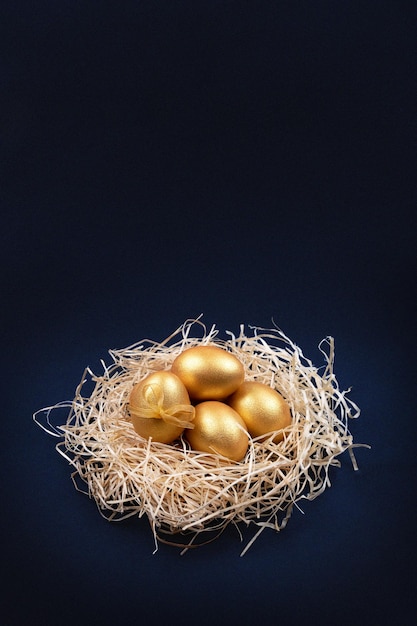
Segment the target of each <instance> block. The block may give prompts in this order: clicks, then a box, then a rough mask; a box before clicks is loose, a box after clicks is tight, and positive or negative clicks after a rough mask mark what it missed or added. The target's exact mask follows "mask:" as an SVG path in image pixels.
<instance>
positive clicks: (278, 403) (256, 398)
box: [228, 381, 291, 442]
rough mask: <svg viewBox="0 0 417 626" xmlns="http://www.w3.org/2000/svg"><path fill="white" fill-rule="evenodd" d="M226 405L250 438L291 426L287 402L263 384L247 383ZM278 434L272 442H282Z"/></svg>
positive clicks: (280, 435)
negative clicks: (233, 411) (237, 415)
mask: <svg viewBox="0 0 417 626" xmlns="http://www.w3.org/2000/svg"><path fill="white" fill-rule="evenodd" d="M228 404H229V405H230V406H231V407H232V408H233V409H234V410H235V411H237V413H239V415H240V416H241V417H242V419H243V421H244V422H245V424H246V427H247V429H248V431H249V433H250V434H251V435H252V437H258V436H260V435H266V434H267V433H270V432H272V431H274V430H279V429H281V428H286V427H287V426H289V425H290V424H291V412H290V407H289V406H288V404H287V402H286V401H285V400H284V398H283V397H282V396H281V394H279V393H278V391H275V389H272V388H271V387H269V386H268V385H264V384H263V383H258V382H252V381H247V382H244V383H243V384H242V385H241V386H240V387H239V389H238V390H237V391H235V393H234V394H233V395H232V396H231V397H230V398H229V399H228ZM282 439H283V434H282V433H278V434H277V435H276V437H274V441H275V442H278V441H282Z"/></svg>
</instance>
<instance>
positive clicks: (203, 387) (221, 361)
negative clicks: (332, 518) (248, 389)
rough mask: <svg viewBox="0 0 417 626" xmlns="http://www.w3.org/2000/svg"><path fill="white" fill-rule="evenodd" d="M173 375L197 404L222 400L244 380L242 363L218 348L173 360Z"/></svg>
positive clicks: (191, 351)
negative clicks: (202, 401)
mask: <svg viewBox="0 0 417 626" xmlns="http://www.w3.org/2000/svg"><path fill="white" fill-rule="evenodd" d="M171 371H172V372H173V373H174V374H176V375H177V376H178V377H179V378H180V379H181V380H182V382H183V383H184V385H185V386H186V388H187V390H188V393H189V394H190V397H191V398H192V399H194V400H223V399H224V398H226V397H227V396H229V395H230V394H231V393H233V392H234V391H235V390H236V389H237V388H238V387H239V385H240V384H241V383H242V382H243V379H244V368H243V365H242V363H241V362H240V361H239V359H237V358H236V357H235V356H234V355H233V354H231V353H230V352H227V350H223V349H222V348H219V347H217V346H195V347H193V348H189V349H188V350H184V352H182V353H181V354H180V355H179V356H177V358H176V359H175V360H174V362H173V364H172V367H171Z"/></svg>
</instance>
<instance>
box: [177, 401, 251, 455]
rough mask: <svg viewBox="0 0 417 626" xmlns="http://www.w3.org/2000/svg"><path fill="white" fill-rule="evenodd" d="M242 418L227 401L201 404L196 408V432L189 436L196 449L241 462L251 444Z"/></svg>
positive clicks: (188, 433)
mask: <svg viewBox="0 0 417 626" xmlns="http://www.w3.org/2000/svg"><path fill="white" fill-rule="evenodd" d="M245 431H246V427H245V424H244V422H243V420H242V418H241V417H240V416H239V415H238V414H237V413H236V411H234V410H233V409H232V408H231V407H230V406H228V405H227V404H225V403H224V402H219V401H206V402H200V404H197V406H196V407H195V418H194V428H193V430H187V431H186V433H185V436H186V438H187V440H188V441H189V443H190V445H191V447H192V448H193V449H194V450H200V451H201V452H211V453H217V454H221V455H222V456H225V457H227V458H228V459H231V460H232V461H241V460H242V459H243V457H244V456H245V454H246V451H247V449H248V445H249V439H248V435H247V434H246V432H245Z"/></svg>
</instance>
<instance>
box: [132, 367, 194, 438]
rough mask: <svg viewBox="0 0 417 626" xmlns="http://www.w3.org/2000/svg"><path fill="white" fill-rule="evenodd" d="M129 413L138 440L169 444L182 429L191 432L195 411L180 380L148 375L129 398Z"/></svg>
mask: <svg viewBox="0 0 417 626" xmlns="http://www.w3.org/2000/svg"><path fill="white" fill-rule="evenodd" d="M128 412H129V414H130V417H131V420H132V424H133V427H134V429H135V431H136V432H137V433H138V435H140V436H141V437H144V438H145V439H149V437H151V438H152V440H153V441H158V442H160V443H172V442H173V441H175V439H177V438H178V437H179V436H180V435H181V433H182V432H183V430H184V429H185V428H193V419H194V407H193V406H192V405H191V402H190V397H189V395H188V392H187V389H186V388H185V386H184V384H183V383H182V382H181V380H180V379H179V378H178V376H176V375H175V374H173V373H172V372H169V371H159V372H153V373H152V374H149V375H148V376H146V378H144V379H143V380H141V381H140V382H139V383H137V384H136V385H135V386H134V387H133V389H132V391H131V393H130V397H129V403H128Z"/></svg>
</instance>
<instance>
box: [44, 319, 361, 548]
mask: <svg viewBox="0 0 417 626" xmlns="http://www.w3.org/2000/svg"><path fill="white" fill-rule="evenodd" d="M196 325H197V326H198V327H199V328H200V329H202V331H201V332H202V336H201V337H199V338H196V337H192V336H191V330H192V329H193V328H195V327H196ZM249 328H250V331H251V336H247V335H246V333H245V329H244V326H241V327H240V334H239V335H238V336H235V335H234V334H233V333H231V332H226V335H227V336H228V337H229V338H228V339H227V340H220V339H219V338H218V330H217V329H216V328H215V326H213V327H212V328H211V330H210V331H207V329H206V327H205V326H204V325H203V324H202V323H201V321H199V319H197V320H187V321H186V322H185V323H184V324H183V325H182V326H181V327H180V328H179V329H178V330H177V331H175V333H173V334H172V335H171V336H170V337H168V338H167V339H166V340H165V341H163V342H162V343H157V342H154V341H149V340H143V341H142V342H139V343H136V344H134V345H132V346H130V347H128V348H126V349H123V350H111V351H109V354H110V356H111V358H112V361H113V362H112V364H111V365H110V366H106V364H105V363H104V362H102V366H103V369H104V372H103V374H102V375H100V376H98V375H95V374H93V372H92V371H91V370H90V369H89V368H87V369H86V370H85V372H84V375H83V378H82V380H81V382H80V384H79V386H78V388H77V390H76V394H75V398H74V400H73V401H71V402H62V403H59V404H57V405H54V406H52V407H48V408H45V409H42V410H41V411H38V412H37V413H35V415H34V419H35V421H36V422H37V423H38V424H39V425H40V426H41V427H42V428H44V430H46V431H47V432H48V433H49V434H51V435H54V436H56V437H59V438H60V439H62V441H61V442H60V443H58V445H57V446H56V447H57V450H58V452H59V453H60V454H61V455H62V456H63V457H64V458H65V459H67V460H68V461H69V463H70V464H71V465H72V466H73V467H74V469H75V471H74V473H73V475H72V477H73V481H74V484H75V486H76V488H77V489H79V490H80V491H83V492H84V493H86V494H88V496H89V497H91V498H93V499H94V500H95V502H96V504H97V506H98V509H99V511H100V512H101V514H102V515H103V516H104V517H106V518H107V519H109V520H121V519H124V518H127V517H130V516H137V517H142V516H144V515H146V516H147V518H148V520H149V523H150V525H151V528H152V531H153V535H154V538H155V551H156V550H157V548H158V542H159V541H163V542H164V543H171V544H173V545H180V546H182V547H184V550H186V549H188V548H189V547H194V546H195V545H200V544H201V543H205V541H206V538H207V537H209V538H210V540H211V539H212V538H215V537H217V536H218V534H219V533H221V532H222V531H223V530H224V529H225V528H226V526H227V525H228V524H233V525H234V526H236V527H237V529H238V531H239V527H240V526H242V525H243V526H249V525H254V526H255V527H256V528H255V533H254V535H253V536H252V539H251V540H250V541H249V543H248V544H247V545H246V547H245V549H244V550H243V552H242V555H243V554H244V553H245V552H246V550H247V549H248V548H249V546H250V545H251V544H252V543H253V541H255V539H256V538H257V536H258V535H259V534H260V532H261V531H262V530H263V529H265V528H272V529H274V530H281V529H283V528H284V527H285V525H286V523H287V521H288V519H289V518H290V516H291V513H292V511H293V508H294V506H295V505H296V503H297V502H298V501H299V500H301V499H307V500H313V499H314V498H316V497H317V496H318V495H320V494H321V493H322V492H323V491H324V490H325V489H326V488H327V487H329V486H330V479H329V468H330V467H331V466H340V461H339V460H338V458H337V457H338V456H339V455H340V454H342V453H343V452H344V451H346V450H348V451H349V453H350V456H351V460H352V464H353V467H354V469H357V465H356V461H355V457H354V455H353V452H352V448H353V447H354V444H353V438H352V435H351V434H350V432H349V430H348V420H349V418H356V417H358V416H359V409H358V407H357V406H356V405H355V404H354V403H353V402H352V401H351V400H349V399H348V398H347V393H348V391H349V390H347V391H341V390H340V389H339V386H338V383H337V380H336V378H335V375H334V373H333V362H334V341H333V339H332V338H331V337H327V338H326V339H324V340H323V341H322V342H321V343H320V345H319V348H320V351H321V352H322V354H323V355H324V359H325V365H324V366H323V367H322V368H317V367H315V366H314V365H313V364H312V362H311V361H309V360H308V359H307V358H305V357H304V355H303V353H302V351H301V349H300V348H299V347H297V346H296V345H295V344H294V343H293V342H292V341H290V339H289V338H288V337H286V336H285V335H284V333H283V332H281V331H280V330H279V329H277V328H274V329H262V328H257V327H249ZM196 345H217V346H220V347H222V348H224V349H226V350H228V351H230V352H231V353H232V354H234V355H235V356H236V357H237V358H238V359H239V360H240V361H241V363H242V364H243V365H244V368H245V380H248V381H252V380H253V381H258V382H262V383H265V384H268V385H269V386H271V387H273V388H274V389H276V390H277V391H278V392H279V393H280V394H281V395H282V396H283V397H284V398H285V399H286V401H287V402H288V404H289V406H290V409H291V413H292V424H291V426H289V427H287V428H286V429H285V432H284V439H283V441H281V442H279V443H274V442H273V438H274V433H272V434H271V436H269V437H268V438H267V439H266V440H261V438H250V442H249V448H248V451H247V454H246V456H245V458H244V459H243V460H242V461H240V462H234V461H229V460H227V459H225V458H222V457H221V456H218V455H215V454H209V453H202V452H198V451H195V450H192V449H191V448H190V446H189V444H188V443H187V442H186V441H185V439H184V438H182V437H181V438H180V439H179V440H178V441H176V442H175V443H174V444H163V443H157V442H153V441H151V440H145V439H143V438H141V437H140V436H139V435H138V434H136V432H135V430H134V428H133V426H132V423H131V421H130V417H129V414H128V411H127V403H128V398H129V394H130V392H131V390H132V387H133V385H135V384H136V383H137V382H139V381H140V380H142V379H143V378H145V377H146V376H147V375H148V374H150V373H152V372H155V371H160V370H165V369H169V368H170V366H171V364H172V362H173V360H174V359H175V357H176V356H177V355H179V354H180V353H181V352H182V351H183V350H185V349H187V348H190V347H192V346H196ZM87 381H90V383H92V387H93V388H92V392H91V394H90V395H89V396H87V397H86V396H85V395H83V388H84V385H85V383H86V382H87ZM59 408H64V409H68V408H69V409H70V411H69V415H68V418H67V421H66V424H64V425H62V426H57V427H56V426H54V425H53V424H52V422H51V412H52V411H54V410H55V409H59ZM40 414H43V419H42V420H39V415H40ZM212 533H214V534H212ZM239 533H240V531H239ZM240 534H241V533H240Z"/></svg>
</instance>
